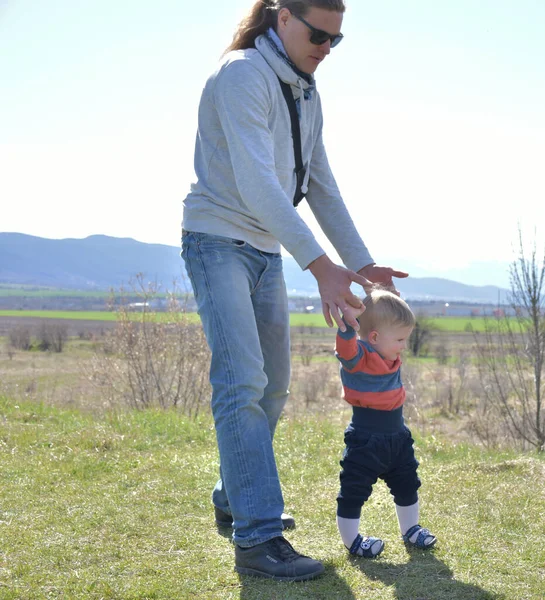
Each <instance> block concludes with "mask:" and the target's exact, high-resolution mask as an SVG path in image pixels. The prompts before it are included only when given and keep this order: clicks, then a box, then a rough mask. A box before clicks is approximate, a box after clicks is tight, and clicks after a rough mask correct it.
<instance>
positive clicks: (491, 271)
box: [0, 231, 511, 291]
mask: <svg viewBox="0 0 545 600" xmlns="http://www.w3.org/2000/svg"><path fill="white" fill-rule="evenodd" d="M3 235H17V236H19V235H20V236H29V237H34V238H38V239H44V240H48V241H82V240H86V239H88V238H97V237H98V238H100V237H106V238H109V239H115V240H129V241H134V242H137V243H140V244H146V245H159V246H165V247H168V248H171V249H175V250H179V248H180V247H179V246H178V245H170V244H164V243H161V242H144V241H142V240H137V239H135V238H134V237H131V236H127V237H117V236H109V235H106V234H102V233H95V234H90V235H88V236H85V237H73V236H68V237H63V238H51V237H46V236H33V235H32V234H27V233H23V232H18V231H0V237H1V236H3ZM283 258H284V260H289V261H291V265H292V266H293V267H296V268H297V269H299V266H298V265H297V262H296V261H295V259H294V258H293V257H292V256H290V255H289V254H286V255H285V256H284V257H283ZM180 264H182V263H180ZM510 265H511V263H510V262H505V263H499V262H497V261H495V262H493V263H482V264H480V263H473V264H472V265H471V266H470V267H468V268H466V269H460V270H458V271H456V270H452V271H451V272H450V273H442V274H435V273H433V272H427V271H425V270H424V269H422V268H420V267H418V265H411V264H410V263H407V262H404V263H403V267H404V268H406V269H408V271H409V278H411V279H443V280H445V281H452V282H455V283H459V284H462V285H468V286H471V287H496V288H499V289H501V290H502V291H508V290H509V287H510V285H509V267H510ZM285 271H286V269H285ZM301 273H303V272H302V271H301ZM483 273H486V274H487V275H488V276H490V277H491V280H490V281H489V282H486V283H483V282H482V277H483ZM449 275H450V276H449ZM304 276H306V277H308V279H312V276H311V275H310V272H308V271H306V272H305V275H304ZM396 281H401V280H399V279H397V280H396Z"/></svg>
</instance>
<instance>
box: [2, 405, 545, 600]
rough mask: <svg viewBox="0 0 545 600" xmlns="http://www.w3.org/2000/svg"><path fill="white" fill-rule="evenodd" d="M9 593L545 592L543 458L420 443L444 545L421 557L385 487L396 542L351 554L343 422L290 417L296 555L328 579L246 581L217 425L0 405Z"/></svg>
mask: <svg viewBox="0 0 545 600" xmlns="http://www.w3.org/2000/svg"><path fill="white" fill-rule="evenodd" d="M0 419H2V429H1V430H0V481H1V482H2V485H1V487H0V540H1V543H0V598H1V599H2V600H15V599H17V600H24V599H33V600H34V599H36V600H40V599H45V598H70V599H77V598H89V599H97V600H98V599H100V598H103V599H116V600H121V599H123V600H129V599H130V600H136V599H140V600H145V599H156V600H159V599H165V600H166V599H169V600H171V599H186V598H191V599H194V600H197V599H213V600H227V599H238V598H240V599H244V600H251V599H264V600H269V599H274V600H291V599H293V600H296V599H313V600H314V599H323V600H331V599H339V600H344V599H346V600H357V599H360V598H361V599H364V598H365V599H367V598H373V600H394V599H397V600H416V599H421V600H424V599H426V600H485V599H492V598H494V599H499V598H505V599H509V600H518V599H521V600H522V599H525V600H526V599H538V598H543V597H544V591H543V590H545V549H544V546H543V531H544V527H545V511H544V510H543V506H544V495H543V486H542V485H541V484H538V482H542V481H543V478H544V476H545V462H544V461H543V460H542V459H541V458H539V457H537V456H530V455H528V456H521V455H516V454H509V453H497V454H493V453H486V452H484V451H481V450H478V449H475V448H470V447H464V446H461V445H458V446H449V445H446V444H444V443H442V442H441V440H439V439H436V438H434V437H426V438H420V437H418V435H416V440H417V452H418V456H419V459H420V462H421V467H420V475H421V478H422V480H423V482H424V485H423V488H422V492H421V498H422V505H423V511H422V512H423V514H422V522H423V523H424V524H426V525H429V526H430V528H431V529H432V530H433V532H434V533H435V534H436V535H437V536H438V538H439V542H438V545H437V548H436V549H435V551H433V552H431V553H423V552H421V551H410V552H409V551H408V550H406V549H405V547H404V546H403V544H402V543H401V541H400V540H399V532H398V531H397V525H396V521H395V516H394V510H393V504H392V501H391V499H390V497H389V494H388V492H387V490H386V488H385V487H384V486H383V485H382V484H380V483H379V484H377V486H376V487H375V493H374V494H373V496H372V497H371V500H370V501H369V503H368V504H367V505H366V507H365V508H364V512H363V522H364V523H365V529H364V531H368V532H369V533H372V534H375V535H380V536H381V537H383V539H385V541H386V549H385V551H384V553H383V555H382V557H381V558H379V559H378V560H376V561H365V560H356V559H352V558H350V557H349V556H348V555H347V553H346V551H345V550H344V548H343V547H342V544H341V543H340V541H339V539H338V534H337V532H336V526H335V495H336V492H337V485H338V483H337V482H338V460H339V457H340V452H341V450H342V428H343V423H342V419H338V418H329V419H327V420H325V419H324V420H319V419H316V418H312V419H311V418H308V419H306V420H304V421H300V420H287V419H284V420H282V421H281V423H280V425H279V429H278V434H277V440H276V447H277V459H278V467H279V471H280V473H281V479H282V482H283V488H284V495H285V500H286V506H287V508H288V509H289V511H290V512H292V513H293V514H294V516H295V517H296V519H297V523H298V527H297V529H296V530H295V531H294V532H291V533H290V534H289V539H290V541H292V542H293V543H294V545H295V547H296V548H298V549H301V550H303V551H305V552H308V553H309V554H311V555H312V556H315V557H316V558H319V559H321V560H323V561H324V562H325V565H326V572H325V575H324V576H323V577H321V578H320V579H318V580H315V581H311V582H306V583H300V584H281V583H275V582H270V581H266V580H258V579H253V578H247V577H239V576H238V575H237V574H236V573H235V572H234V571H233V548H232V545H231V543H230V541H229V539H228V538H227V536H226V535H220V534H219V533H218V532H217V530H216V528H215V526H214V523H213V519H212V513H211V505H210V491H211V488H212V486H213V484H214V482H215V479H216V474H217V467H218V464H217V453H216V445H215V436H214V431H213V426H212V423H211V421H210V419H209V418H208V417H203V418H202V419H201V420H199V421H189V420H187V419H185V418H184V417H183V416H181V415H180V414H177V413H175V412H172V411H165V412H156V411H147V412H138V413H135V412H127V413H101V414H98V415H97V414H95V415H91V414H88V413H83V412H79V411H69V410H60V409H53V408H50V407H46V406H44V405H40V404H33V403H18V404H16V403H15V402H13V401H10V400H8V399H6V398H3V399H0Z"/></svg>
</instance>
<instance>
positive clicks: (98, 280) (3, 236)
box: [0, 233, 508, 304]
mask: <svg viewBox="0 0 545 600" xmlns="http://www.w3.org/2000/svg"><path fill="white" fill-rule="evenodd" d="M396 267H398V268H405V269H406V270H407V271H409V272H411V266H410V265H405V264H404V265H398V264H396ZM505 269H507V265H505ZM137 273H143V274H144V276H145V278H146V279H147V280H148V281H155V282H157V283H158V284H159V285H160V286H161V287H162V289H172V286H173V282H174V281H176V282H178V287H181V288H182V289H183V288H184V287H186V286H187V285H188V284H187V280H186V277H185V270H184V268H183V262H182V260H181V258H180V248H178V247H176V246H168V245H163V244H148V243H144V242H139V241H136V240H134V239H132V238H117V237H110V236H105V235H91V236H89V237H86V238H83V239H73V238H67V239H48V238H41V237H36V236H31V235H27V234H22V233H0V284H1V285H12V286H22V287H23V286H25V287H27V286H35V287H49V288H57V289H74V290H75V289H77V290H109V289H111V288H114V289H118V288H120V287H122V286H126V285H127V284H128V282H129V281H130V279H131V278H133V277H134V276H135V275H136V274H137ZM473 275H474V276H475V274H473ZM284 277H285V279H286V285H287V288H288V293H289V294H290V295H291V296H310V297H313V296H318V288H317V285H316V281H315V279H314V277H313V276H312V275H311V274H310V273H309V272H308V271H302V270H301V269H300V267H299V266H298V264H297V263H296V262H295V260H294V259H293V258H292V257H291V256H285V257H284ZM477 277H478V276H477ZM481 279H482V276H481ZM184 281H185V282H186V283H185V285H184V283H183V282H184ZM396 285H397V287H398V289H399V290H400V292H401V294H402V296H403V297H405V298H408V299H413V300H430V301H446V302H469V303H480V304H497V303H498V301H501V302H504V301H505V300H506V299H507V294H508V291H507V289H505V288H502V287H498V286H495V285H483V286H480V285H468V284H467V283H460V282H458V281H454V280H451V279H446V278H443V277H413V276H411V277H409V278H407V279H399V280H397V281H396Z"/></svg>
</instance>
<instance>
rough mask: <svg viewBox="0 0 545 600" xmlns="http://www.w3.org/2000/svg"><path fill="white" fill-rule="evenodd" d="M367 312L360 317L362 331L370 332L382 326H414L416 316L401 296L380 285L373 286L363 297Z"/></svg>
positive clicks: (364, 332)
mask: <svg viewBox="0 0 545 600" xmlns="http://www.w3.org/2000/svg"><path fill="white" fill-rule="evenodd" d="M363 304H364V305H365V312H364V313H363V314H361V315H360V316H359V318H358V320H359V322H360V331H361V333H363V334H368V333H370V332H371V331H374V330H378V329H379V328H380V327H391V326H395V327H414V326H415V323H416V317H415V316H414V313H413V311H412V310H411V309H410V307H409V305H408V304H407V303H406V302H405V300H402V299H401V298H400V297H399V296H396V295H395V294H394V293H392V292H389V291H388V290H385V289H383V288H380V287H375V288H373V289H372V290H371V291H370V292H369V294H368V295H367V296H365V298H364V299H363Z"/></svg>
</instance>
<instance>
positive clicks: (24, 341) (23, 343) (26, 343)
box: [9, 325, 32, 351]
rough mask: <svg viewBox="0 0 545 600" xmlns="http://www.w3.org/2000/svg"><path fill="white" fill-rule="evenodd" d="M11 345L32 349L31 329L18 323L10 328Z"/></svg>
mask: <svg viewBox="0 0 545 600" xmlns="http://www.w3.org/2000/svg"><path fill="white" fill-rule="evenodd" d="M9 345H10V346H11V347H12V348H15V349H17V350H25V351H26V350H30V348H31V347H32V338H31V335H30V329H29V328H28V327H25V326H23V325H18V326H16V327H14V328H13V329H10V332H9Z"/></svg>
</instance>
